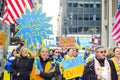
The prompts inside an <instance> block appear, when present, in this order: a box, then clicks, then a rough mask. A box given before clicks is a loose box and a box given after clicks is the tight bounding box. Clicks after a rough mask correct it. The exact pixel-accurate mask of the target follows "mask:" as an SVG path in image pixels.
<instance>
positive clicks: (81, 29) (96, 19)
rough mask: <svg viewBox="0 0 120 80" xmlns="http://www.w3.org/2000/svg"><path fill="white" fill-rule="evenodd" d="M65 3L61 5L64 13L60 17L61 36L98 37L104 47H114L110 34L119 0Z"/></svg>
mask: <svg viewBox="0 0 120 80" xmlns="http://www.w3.org/2000/svg"><path fill="white" fill-rule="evenodd" d="M65 1H66V3H64V4H63V5H62V7H63V10H66V11H63V13H62V16H61V17H62V19H61V20H62V23H61V30H62V32H61V35H66V34H67V35H69V34H74V35H92V37H99V38H100V40H101V45H103V46H105V47H111V46H115V45H116V44H115V41H114V40H113V38H112V35H111V34H112V27H113V25H114V20H115V13H116V11H117V4H118V1H119V0H65ZM65 5H66V6H65ZM64 8H65V9H64ZM96 35H97V36H96Z"/></svg>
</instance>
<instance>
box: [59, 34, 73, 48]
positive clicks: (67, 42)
mask: <svg viewBox="0 0 120 80" xmlns="http://www.w3.org/2000/svg"><path fill="white" fill-rule="evenodd" d="M59 42H60V47H74V46H75V37H73V36H71V37H61V38H60V39H59Z"/></svg>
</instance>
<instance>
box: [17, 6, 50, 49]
mask: <svg viewBox="0 0 120 80" xmlns="http://www.w3.org/2000/svg"><path fill="white" fill-rule="evenodd" d="M25 12H26V13H25V14H23V15H22V18H20V19H17V20H16V21H17V23H18V24H19V25H18V29H19V32H17V34H16V36H22V40H26V46H27V47H28V48H29V49H30V48H31V45H32V46H36V45H37V44H38V43H39V44H42V38H47V36H48V35H50V34H52V32H51V31H50V30H49V28H50V27H51V26H52V25H51V24H49V21H50V20H51V17H46V14H45V13H42V8H39V9H38V10H37V9H33V10H32V11H30V10H29V9H26V11H25Z"/></svg>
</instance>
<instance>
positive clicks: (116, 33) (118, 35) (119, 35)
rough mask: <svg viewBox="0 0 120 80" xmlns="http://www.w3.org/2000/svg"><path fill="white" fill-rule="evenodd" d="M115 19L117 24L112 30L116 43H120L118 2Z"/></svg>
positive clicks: (119, 10)
mask: <svg viewBox="0 0 120 80" xmlns="http://www.w3.org/2000/svg"><path fill="white" fill-rule="evenodd" d="M115 19H116V20H115V24H114V26H113V29H112V37H113V39H114V40H115V41H116V42H118V43H120V2H118V10H117V13H116V15H115Z"/></svg>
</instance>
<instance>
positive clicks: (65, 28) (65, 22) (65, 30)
mask: <svg viewBox="0 0 120 80" xmlns="http://www.w3.org/2000/svg"><path fill="white" fill-rule="evenodd" d="M66 24H67V18H65V19H64V34H65V37H66V36H67V26H66Z"/></svg>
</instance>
